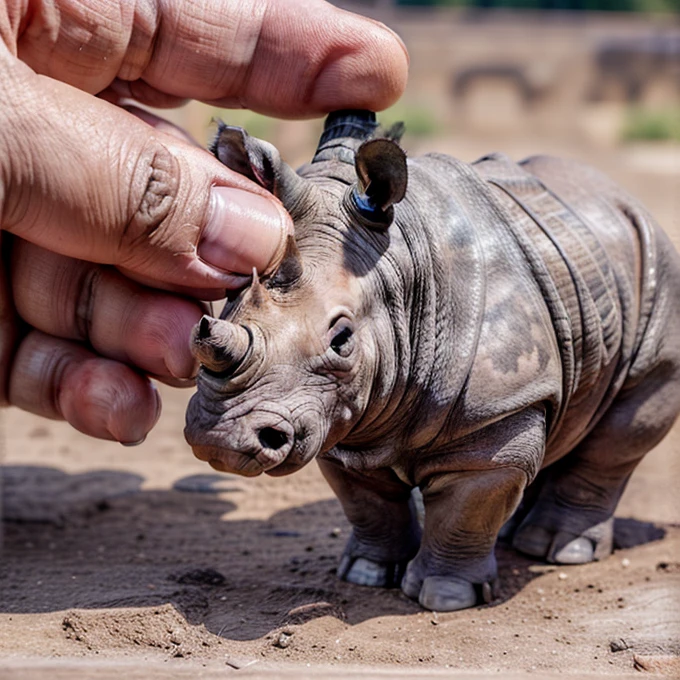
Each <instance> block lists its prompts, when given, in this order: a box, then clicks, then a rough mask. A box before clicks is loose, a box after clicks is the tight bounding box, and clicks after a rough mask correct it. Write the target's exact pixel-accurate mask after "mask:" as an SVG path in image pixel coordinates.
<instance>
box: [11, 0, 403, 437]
mask: <svg viewBox="0 0 680 680" xmlns="http://www.w3.org/2000/svg"><path fill="white" fill-rule="evenodd" d="M407 66H408V58H407V55H406V51H405V48H404V46H403V44H402V43H401V41H400V40H399V39H398V38H397V37H396V35H395V34H394V33H393V32H392V31H390V30H389V29H387V28H385V27H384V26H382V25H380V24H378V23H377V22H374V21H371V20H369V19H364V18H362V17H359V16H356V15H353V14H351V13H348V12H344V11H342V10H339V9H337V8H335V7H333V6H332V5H330V4H328V3H326V2H323V1H322V0H276V1H272V0H205V1H203V2H200V3H196V2H194V1H193V0H163V1H162V2H161V0H143V1H142V0H139V1H133V0H32V1H31V2H28V1H27V0H9V1H8V2H4V3H2V5H1V6H0V227H1V228H2V237H1V239H0V246H1V248H2V256H3V260H2V262H3V267H2V271H0V404H2V405H4V404H13V405H15V406H18V407H20V408H23V409H25V410H28V411H32V412H34V413H37V414H40V415H43V416H46V417H50V418H63V419H66V420H67V421H68V422H70V423H71V424H72V425H73V426H74V427H76V428H78V429H79V430H81V431H83V432H86V433H87V434H90V435H93V436H96V437H102V438H105V439H113V440H116V441H120V442H123V443H135V442H139V441H140V440H142V439H143V438H144V436H145V435H146V434H147V432H148V431H149V430H150V429H151V427H152V426H153V424H154V423H155V421H156V419H157V418H158V415H159V409H160V400H159V398H158V394H157V393H156V391H155V390H154V389H153V386H152V383H151V382H150V380H149V376H154V377H157V378H159V379H161V380H163V381H166V382H171V383H172V384H186V383H187V382H189V381H191V379H192V378H193V376H194V374H195V371H196V369H197V366H196V363H195V361H194V359H193V357H192V355H191V353H190V351H189V349H188V343H187V339H188V338H189V336H190V333H191V328H192V327H193V326H194V324H195V323H196V322H197V321H198V320H199V319H200V318H201V315H202V312H203V311H204V309H203V306H202V305H201V304H200V303H199V302H198V300H212V299H218V298H222V297H224V294H225V290H226V289H232V288H238V287H240V286H242V285H243V284H244V281H245V280H246V279H244V275H246V276H247V275H249V273H250V271H251V269H252V267H253V266H256V267H257V268H258V269H259V271H260V272H263V273H268V272H269V271H271V270H272V269H274V268H275V267H276V265H278V263H279V262H280V259H281V255H282V254H283V249H284V246H285V243H286V236H287V234H288V233H290V232H291V230H292V223H291V220H290V217H289V216H288V214H287V213H286V212H285V210H284V209H283V206H282V205H281V203H280V202H279V201H278V200H277V199H276V198H275V197H273V196H272V195H271V194H270V193H269V192H267V191H265V190H264V189H263V188H262V187H261V186H260V185H259V184H257V183H255V182H252V181H251V180H250V179H248V178H246V177H243V176H242V175H241V174H239V173H237V172H233V171H232V170H230V169H229V168H227V167H225V166H224V165H223V164H221V163H219V162H218V161H217V160H216V159H215V158H213V157H212V156H211V155H209V154H208V153H206V152H205V150H202V149H200V148H198V147H197V146H196V145H195V144H194V143H193V142H192V140H190V139H188V138H187V136H186V135H185V134H184V133H182V131H179V130H177V129H176V128H174V126H172V125H171V124H169V123H168V122H167V121H163V120H161V119H159V118H157V117H155V116H152V115H151V114H148V113H144V112H142V111H141V110H140V109H139V108H136V107H135V106H132V105H131V104H130V100H132V101H133V102H138V103H142V104H146V105H150V106H154V107H172V106H177V105H179V104H182V103H183V102H185V101H186V100H187V99H191V98H193V99H198V100H202V101H206V102H210V103H211V104H215V105H217V106H231V107H238V108H241V107H248V108H251V109H253V110H256V111H259V112H261V113H267V114H271V115H275V116H280V117H288V118H297V117H309V116H314V115H321V114H323V113H326V112H328V111H331V110H334V109H336V108H339V107H344V106H369V107H374V108H384V107H386V106H389V105H390V104H392V103H393V102H394V101H395V100H396V99H397V98H398V97H399V95H400V94H401V92H402V91H403V89H404V86H405V81H406V75H407ZM95 95H96V96H95ZM161 291H166V292H161Z"/></svg>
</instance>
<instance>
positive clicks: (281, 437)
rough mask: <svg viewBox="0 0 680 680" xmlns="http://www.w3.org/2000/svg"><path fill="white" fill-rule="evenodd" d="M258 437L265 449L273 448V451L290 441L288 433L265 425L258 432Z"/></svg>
mask: <svg viewBox="0 0 680 680" xmlns="http://www.w3.org/2000/svg"><path fill="white" fill-rule="evenodd" d="M258 439H259V440H260V444H262V446H263V447H264V448H265V449H272V450H273V451H278V450H279V449H280V448H281V447H282V446H285V445H286V444H287V443H288V435H287V434H286V433H285V432H282V431H281V430H276V429H274V428H273V427H263V428H262V429H261V430H260V432H259V434H258Z"/></svg>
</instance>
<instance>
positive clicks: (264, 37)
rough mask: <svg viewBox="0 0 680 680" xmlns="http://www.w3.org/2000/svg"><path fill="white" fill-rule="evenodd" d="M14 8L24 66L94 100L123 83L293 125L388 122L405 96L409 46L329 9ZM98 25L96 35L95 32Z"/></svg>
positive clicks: (191, 5)
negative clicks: (368, 113) (362, 116)
mask: <svg viewBox="0 0 680 680" xmlns="http://www.w3.org/2000/svg"><path fill="white" fill-rule="evenodd" d="M33 5H38V6H40V7H39V9H40V10H41V11H38V9H36V8H33V9H32V11H30V12H29V11H28V9H27V7H28V6H27V5H25V3H10V7H9V9H8V11H9V19H10V31H11V30H12V29H13V34H14V35H15V37H16V44H17V50H18V54H19V56H20V57H21V59H23V60H24V61H25V62H26V63H28V64H29V65H30V66H31V67H32V68H33V69H34V70H35V71H37V72H38V73H41V74H44V75H48V76H50V77H53V78H55V79H58V80H62V81H64V82H67V83H69V84H71V85H74V86H76V87H78V88H80V89H83V90H86V91H88V92H91V93H96V92H100V91H102V90H104V89H106V88H107V87H108V86H109V85H111V83H112V82H114V80H117V82H118V83H120V81H125V82H126V83H128V87H129V94H130V95H131V96H133V97H135V98H137V99H139V100H141V101H144V100H145V99H146V98H147V94H145V93H150V92H153V91H156V92H161V93H164V94H165V95H168V97H171V98H174V97H176V98H186V97H189V98H193V99H199V100H203V101H208V102H211V103H215V104H219V105H223V106H231V107H239V108H240V107H245V108H250V109H253V110H255V111H259V112H261V113H267V114H271V115H277V116H283V117H302V116H310V115H319V114H322V113H325V112H328V111H331V110H335V109H339V108H366V109H373V110H380V109H383V108H386V107H387V106H389V105H390V104H392V103H393V102H394V101H396V99H398V97H399V96H400V95H401V93H402V91H403V89H404V87H405V83H406V75H407V69H408V57H407V55H406V50H405V48H404V46H403V43H402V42H401V41H400V40H399V38H398V37H397V36H396V35H395V34H394V33H393V32H392V31H390V30H389V29H387V28H386V27H385V26H383V25H382V24H379V23H378V22H375V21H372V20H370V19H366V18H363V17H359V16H357V15H354V14H351V13H349V12H345V11H343V10H340V9H337V8H335V7H333V6H332V5H330V4H328V3H326V2H324V1H323V0H278V1H272V0H270V1H267V0H250V1H249V2H244V1H243V0H205V1H204V2H201V3H196V2H190V1H189V0H184V1H182V0H176V1H175V2H160V0H151V1H150V2H144V3H130V2H127V0H81V2H78V3H74V2H67V1H66V0H54V1H53V2H50V3H48V2H46V1H45V0H43V2H37V3H33V4H32V5H31V7H33ZM95 24H96V26H95Z"/></svg>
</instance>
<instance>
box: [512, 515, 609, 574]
mask: <svg viewBox="0 0 680 680" xmlns="http://www.w3.org/2000/svg"><path fill="white" fill-rule="evenodd" d="M613 527H614V523H613V520H612V519H611V518H610V519H608V520H606V521H604V522H602V523H600V524H596V525H595V526H593V527H590V528H589V529H587V530H586V531H584V532H583V534H581V535H578V534H574V533H570V532H568V531H550V530H549V529H545V528H544V527H539V526H535V525H533V524H528V525H526V526H522V527H520V528H519V529H518V531H517V533H516V534H515V537H514V539H513V541H512V545H513V547H514V548H515V549H516V550H519V551H520V552H523V553H525V554H526V555H531V556H532V557H539V558H542V559H544V560H546V561H547V562H552V563H554V564H585V563H586V562H592V561H593V560H601V559H603V558H604V557H607V555H609V554H610V553H611V551H612V545H613Z"/></svg>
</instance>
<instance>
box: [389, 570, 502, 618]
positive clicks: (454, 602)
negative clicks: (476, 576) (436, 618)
mask: <svg viewBox="0 0 680 680" xmlns="http://www.w3.org/2000/svg"><path fill="white" fill-rule="evenodd" d="M402 590H403V591H404V594H405V595H407V596H408V597H410V598H411V599H413V600H418V602H419V603H420V605H421V606H422V607H424V608H425V609H430V610H432V611H438V612H453V611H457V610H458V609H468V608H469V607H475V606H477V605H478V604H484V603H486V602H491V600H492V599H493V593H492V586H491V584H490V583H488V582H485V583H483V584H482V585H481V586H475V585H474V584H473V583H470V582H469V581H464V580H463V579H456V578H447V577H445V576H429V577H427V578H426V579H424V580H423V582H422V585H419V584H417V583H415V582H410V581H409V580H408V579H407V578H405V579H404V581H403V583H402Z"/></svg>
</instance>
